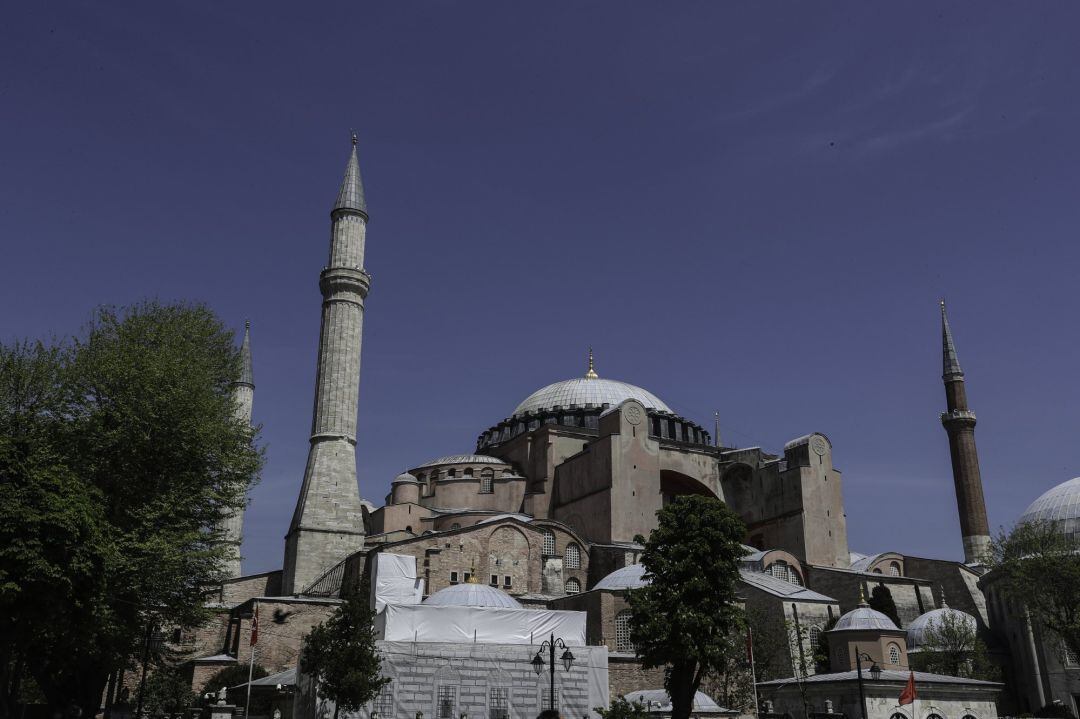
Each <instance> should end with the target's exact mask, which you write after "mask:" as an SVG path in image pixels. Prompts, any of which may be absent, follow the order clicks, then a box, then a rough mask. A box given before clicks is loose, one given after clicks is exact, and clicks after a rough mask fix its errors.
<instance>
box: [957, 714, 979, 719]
mask: <svg viewBox="0 0 1080 719" xmlns="http://www.w3.org/2000/svg"><path fill="white" fill-rule="evenodd" d="M960 719H978V717H976V716H975V715H974V714H965V715H964V716H962V717H960Z"/></svg>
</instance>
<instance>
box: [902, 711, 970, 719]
mask: <svg viewBox="0 0 1080 719" xmlns="http://www.w3.org/2000/svg"><path fill="white" fill-rule="evenodd" d="M889 719H911V717H909V716H908V715H907V714H901V713H900V712H894V713H893V715H892V716H891V717H889ZM926 719H945V717H944V716H942V715H941V714H938V713H936V712H930V713H929V714H927V715H926ZM960 719H977V717H976V716H975V715H974V714H965V715H964V716H962V717H960Z"/></svg>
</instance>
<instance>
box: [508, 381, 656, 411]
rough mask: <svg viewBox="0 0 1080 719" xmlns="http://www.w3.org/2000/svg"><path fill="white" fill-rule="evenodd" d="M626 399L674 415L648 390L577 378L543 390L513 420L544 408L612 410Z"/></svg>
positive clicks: (527, 401) (528, 400)
mask: <svg viewBox="0 0 1080 719" xmlns="http://www.w3.org/2000/svg"><path fill="white" fill-rule="evenodd" d="M627 399H636V400H637V401H638V402H641V403H642V404H643V405H645V408H646V409H652V410H657V411H659V412H671V408H670V407H668V406H667V405H666V404H664V402H663V401H661V400H660V398H659V397H657V396H656V395H654V394H653V393H652V392H649V391H648V390H645V389H642V388H641V387H637V386H635V385H632V384H628V383H626V382H619V381H617V380H613V379H585V378H581V377H579V378H575V379H568V380H563V381H562V382H555V383H553V384H549V385H548V386H547V387H542V388H540V389H538V390H536V391H535V392H533V393H532V394H531V395H529V396H528V397H526V398H525V400H524V401H523V402H522V403H521V404H519V405H518V406H517V408H516V409H515V410H514V412H513V415H512V416H514V417H516V416H518V415H521V414H525V413H526V412H538V411H540V410H542V409H552V408H553V407H556V406H559V407H570V406H571V405H574V406H577V407H585V406H586V405H592V406H593V407H600V406H602V405H605V404H606V405H610V406H612V407H614V406H616V405H618V404H619V403H620V402H622V401H624V400H627Z"/></svg>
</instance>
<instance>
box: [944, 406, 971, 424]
mask: <svg viewBox="0 0 1080 719" xmlns="http://www.w3.org/2000/svg"><path fill="white" fill-rule="evenodd" d="M941 423H942V424H943V425H945V426H946V427H948V426H949V425H950V424H955V425H965V424H967V425H971V426H972V427H974V426H975V413H974V412H972V411H971V410H968V409H954V410H952V411H950V412H942V413H941Z"/></svg>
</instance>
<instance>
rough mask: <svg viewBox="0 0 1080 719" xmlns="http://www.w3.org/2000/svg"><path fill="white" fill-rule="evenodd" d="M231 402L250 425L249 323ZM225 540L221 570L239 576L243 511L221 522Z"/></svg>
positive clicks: (252, 391) (252, 390)
mask: <svg viewBox="0 0 1080 719" xmlns="http://www.w3.org/2000/svg"><path fill="white" fill-rule="evenodd" d="M233 401H234V402H235V403H236V418H237V419H238V420H240V421H241V422H243V423H244V424H247V425H250V424H251V406H252V403H253V402H254V401H255V378H254V376H253V375H252V373H251V323H250V322H245V323H244V342H243V344H241V345H240V379H238V380H237V381H236V383H235V384H233ZM221 528H222V529H223V530H224V532H225V539H226V541H227V542H229V544H230V545H232V546H233V547H234V548H235V552H234V553H233V554H232V556H230V557H229V558H228V559H227V560H226V561H225V563H224V565H223V569H224V570H225V571H226V572H227V574H228V576H229V577H230V578H232V577H239V576H240V573H241V572H240V542H241V540H242V539H243V534H244V510H243V509H241V510H239V511H237V512H236V514H232V515H229V516H228V517H225V518H224V519H222V520H221Z"/></svg>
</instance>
